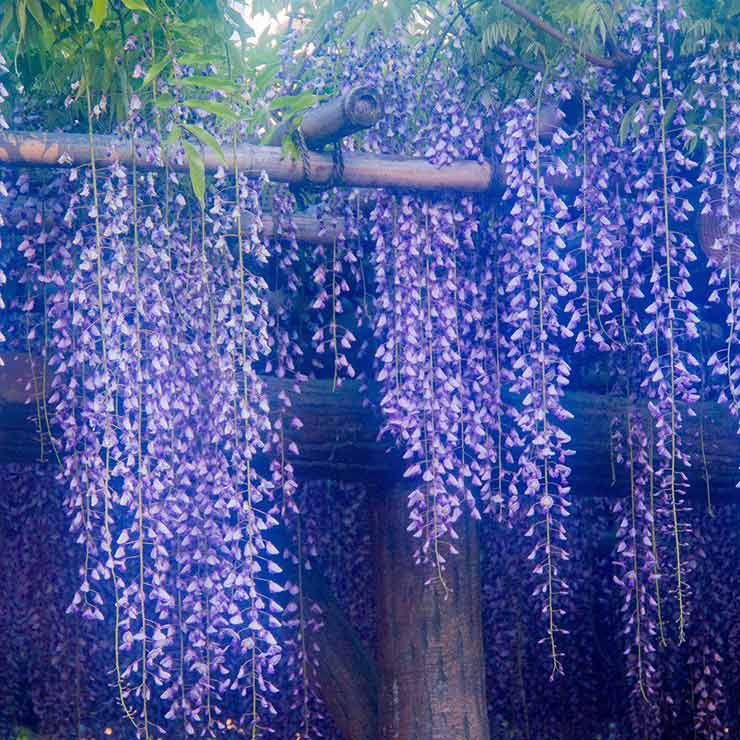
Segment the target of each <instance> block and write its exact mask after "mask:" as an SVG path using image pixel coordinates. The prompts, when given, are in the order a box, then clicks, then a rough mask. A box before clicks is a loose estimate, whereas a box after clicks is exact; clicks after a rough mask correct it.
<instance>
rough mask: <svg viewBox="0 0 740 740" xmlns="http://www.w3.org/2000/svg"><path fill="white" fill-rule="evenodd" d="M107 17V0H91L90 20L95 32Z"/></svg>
mask: <svg viewBox="0 0 740 740" xmlns="http://www.w3.org/2000/svg"><path fill="white" fill-rule="evenodd" d="M107 15H108V0H92V8H91V9H90V20H91V21H92V23H93V26H94V27H95V30H96V31H97V30H98V29H99V28H100V26H101V25H102V23H103V21H104V20H105V18H106V16H107Z"/></svg>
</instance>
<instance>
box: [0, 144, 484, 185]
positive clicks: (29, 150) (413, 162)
mask: <svg viewBox="0 0 740 740" xmlns="http://www.w3.org/2000/svg"><path fill="white" fill-rule="evenodd" d="M138 143H139V146H138V147H137V152H136V164H137V167H139V168H140V169H158V168H159V167H160V166H161V164H156V163H152V162H151V161H150V159H149V157H148V155H147V153H146V152H147V149H148V147H147V146H146V144H147V142H146V141H145V140H143V139H142V140H140V141H139V142H138ZM201 154H202V156H203V161H204V164H205V168H206V170H209V171H215V170H217V169H218V168H219V167H222V166H224V163H223V161H222V160H221V159H220V157H219V156H218V154H217V153H216V152H214V151H213V150H212V149H210V148H208V149H201ZM91 155H93V156H94V157H95V161H96V162H97V163H98V165H100V166H101V167H105V166H109V165H112V164H114V163H116V162H121V163H124V164H130V163H131V162H132V159H133V155H132V152H131V143H130V141H127V140H125V139H121V138H118V137H115V136H107V135H102V134H100V135H96V136H94V137H93V145H92V152H91V151H90V143H89V141H88V137H87V136H86V135H84V134H62V133H56V134H55V133H32V132H26V131H4V132H0V164H6V165H13V166H27V167H60V166H76V167H79V166H84V165H87V164H89V162H90V158H91ZM165 158H166V161H167V164H168V165H169V167H171V168H172V169H173V170H179V171H185V170H187V168H188V165H187V162H186V161H185V159H184V157H182V156H179V155H177V154H176V153H175V152H173V151H168V152H166V154H165ZM306 158H307V161H308V169H306V168H304V163H303V161H302V160H301V159H297V160H295V159H291V158H290V157H287V156H285V155H284V154H283V152H282V150H281V149H280V147H276V146H257V145H255V144H241V145H240V146H239V147H237V150H236V157H234V155H233V153H232V151H231V150H228V149H227V151H226V169H227V170H233V168H234V165H235V162H234V159H236V165H237V166H238V167H239V169H240V171H241V172H244V173H246V174H250V175H255V176H259V175H261V174H262V173H263V172H264V173H266V174H267V176H268V177H269V178H270V179H272V180H275V181H277V182H289V183H302V182H311V183H314V184H317V185H329V184H331V183H332V182H334V176H335V167H334V161H333V159H332V157H331V156H330V155H328V154H321V153H319V152H308V153H307V155H306ZM491 177H492V168H491V165H490V164H489V163H488V162H476V161H472V160H459V161H457V162H454V163H452V164H450V165H448V166H446V167H436V166H435V165H433V164H431V163H430V162H428V161H427V160H426V159H421V158H411V157H394V156H390V155H380V154H364V153H361V152H345V153H344V173H343V176H342V178H341V181H340V183H339V184H342V185H346V186H351V187H364V188H372V187H385V188H400V189H403V190H424V191H438V190H457V191H461V192H471V193H473V192H484V191H486V190H488V189H489V187H490V186H491Z"/></svg>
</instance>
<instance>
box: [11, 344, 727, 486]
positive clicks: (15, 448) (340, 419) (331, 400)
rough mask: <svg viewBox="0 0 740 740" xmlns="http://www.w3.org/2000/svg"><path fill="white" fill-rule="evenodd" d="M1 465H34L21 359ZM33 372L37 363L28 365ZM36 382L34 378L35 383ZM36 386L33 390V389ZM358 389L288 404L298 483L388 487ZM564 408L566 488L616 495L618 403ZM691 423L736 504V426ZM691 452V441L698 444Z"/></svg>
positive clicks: (721, 419)
mask: <svg viewBox="0 0 740 740" xmlns="http://www.w3.org/2000/svg"><path fill="white" fill-rule="evenodd" d="M0 359H4V360H5V365H4V366H3V367H0V462H18V461H32V460H35V459H37V458H38V452H39V444H38V439H37V433H36V430H35V428H34V424H33V421H32V416H33V413H34V412H35V396H34V382H33V377H34V373H32V372H31V363H30V361H29V360H28V357H27V356H26V355H23V354H20V355H19V354H9V353H6V354H0ZM34 367H35V372H36V374H37V375H38V373H40V368H41V365H40V362H39V361H38V359H37V360H36V361H35V363H34ZM37 380H38V379H37ZM265 385H266V389H267V395H268V398H269V400H270V404H271V406H272V407H273V408H279V402H278V394H279V393H280V392H281V390H284V389H285V390H287V391H288V393H290V389H289V386H290V385H291V383H290V382H289V381H282V380H278V379H276V378H265ZM35 387H37V388H38V387H40V383H39V382H37V383H36V384H35ZM365 399H366V395H365V394H363V393H362V392H361V391H360V384H359V383H358V382H354V381H347V382H345V383H343V384H342V385H341V386H339V387H338V388H337V389H336V390H335V391H332V388H331V380H308V381H306V382H305V383H304V384H303V385H302V391H301V393H300V395H298V396H295V397H293V412H294V413H295V415H296V416H298V417H300V419H301V420H302V421H303V428H302V429H301V430H299V431H297V432H296V433H295V436H294V438H295V441H296V443H297V444H298V446H299V448H300V455H299V456H298V457H296V458H292V459H291V462H292V463H293V465H294V466H295V469H296V474H297V475H298V476H299V477H300V478H303V479H312V480H321V479H334V480H347V481H357V480H362V481H373V482H375V483H377V484H378V485H382V484H384V483H388V484H390V483H395V482H397V481H398V479H399V478H400V475H401V473H402V471H403V470H404V468H405V465H404V463H403V461H402V459H401V455H400V452H399V451H398V450H397V449H396V448H395V447H394V446H393V445H392V443H391V442H390V441H389V440H386V439H383V440H381V441H379V440H378V430H379V428H380V423H379V418H378V416H377V414H376V412H375V411H374V410H373V409H372V408H370V407H369V406H368V405H366V404H365V403H364V401H365ZM563 405H564V406H565V408H566V409H568V410H569V411H570V412H571V413H572V414H573V415H574V418H573V419H571V420H570V421H568V422H566V423H565V424H564V429H565V431H566V432H567V433H568V434H570V435H571V437H572V442H571V444H570V446H571V447H572V448H573V449H575V450H576V454H575V455H573V456H572V457H570V458H568V464H569V465H570V466H571V467H572V473H571V483H572V488H573V492H574V495H576V496H621V495H624V494H625V492H626V480H625V478H624V473H623V470H622V468H623V466H620V465H616V466H615V472H616V481H615V483H614V484H612V465H611V459H612V457H611V446H610V434H611V426H610V424H611V420H612V419H613V418H614V417H615V415H620V414H621V415H622V418H623V416H624V413H625V400H624V398H621V397H618V396H606V395H604V394H601V393H594V392H589V391H573V390H570V391H568V392H567V393H566V395H565V398H564V400H563ZM694 410H695V411H696V414H697V415H696V416H695V417H690V416H688V415H685V416H684V432H685V434H687V435H689V436H691V437H692V438H694V439H696V440H698V439H699V418H700V417H701V416H703V419H704V421H703V423H704V441H705V451H706V459H707V466H708V468H709V471H710V474H711V480H712V487H713V490H714V495H715V496H716V497H717V499H718V500H719V499H722V498H725V499H731V500H734V499H735V498H736V497H737V492H736V488H735V484H736V483H737V481H738V479H739V478H740V472H739V471H738V461H739V460H740V436H738V434H737V422H736V420H734V419H733V417H732V416H731V415H730V414H729V412H728V410H727V408H726V407H725V406H720V405H718V404H716V403H703V404H696V405H695V406H694ZM697 448H698V442H697ZM688 473H689V484H690V486H691V495H692V496H695V497H702V496H703V495H704V489H705V483H704V480H703V467H702V465H701V460H699V459H696V460H695V461H694V465H693V467H692V468H691V470H689V471H688Z"/></svg>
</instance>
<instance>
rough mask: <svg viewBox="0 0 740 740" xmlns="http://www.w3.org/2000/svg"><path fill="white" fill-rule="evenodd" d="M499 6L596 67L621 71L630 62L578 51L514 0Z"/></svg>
mask: <svg viewBox="0 0 740 740" xmlns="http://www.w3.org/2000/svg"><path fill="white" fill-rule="evenodd" d="M501 4H502V5H503V6H504V7H505V8H508V9H509V10H510V11H511V12H512V13H515V14H516V15H518V16H519V17H520V18H524V20H525V21H527V22H528V23H531V24H532V25H533V26H534V27H535V28H538V29H539V30H540V31H542V32H543V33H546V34H547V35H548V36H550V37H552V38H554V39H555V40H556V41H559V42H560V43H561V44H563V46H567V47H568V48H570V49H572V50H573V51H574V52H575V53H576V54H578V56H580V57H582V58H583V59H585V60H586V61H587V62H589V63H591V64H593V65H594V66H596V67H603V68H605V69H621V68H622V67H625V66H626V65H627V62H628V60H631V57H625V56H624V55H623V54H620V55H618V56H614V57H602V56H599V55H598V54H592V53H591V52H590V51H584V50H583V49H579V48H578V46H577V45H576V44H574V43H573V42H572V41H571V39H569V38H568V37H567V36H566V35H565V34H564V33H563V32H562V31H559V30H558V29H557V28H555V27H554V26H551V25H550V24H549V23H548V22H547V21H544V20H542V18H539V17H537V16H536V15H535V14H534V13H531V12H530V11H529V10H527V9H526V8H523V7H522V6H521V5H519V3H516V2H514V0H501Z"/></svg>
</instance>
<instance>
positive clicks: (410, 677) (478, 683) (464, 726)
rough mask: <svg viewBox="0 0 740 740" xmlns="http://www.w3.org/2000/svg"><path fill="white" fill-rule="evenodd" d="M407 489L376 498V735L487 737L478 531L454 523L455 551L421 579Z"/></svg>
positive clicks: (464, 522)
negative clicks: (434, 573) (438, 572)
mask: <svg viewBox="0 0 740 740" xmlns="http://www.w3.org/2000/svg"><path fill="white" fill-rule="evenodd" d="M407 523H408V508H407V499H406V491H405V490H404V489H403V488H401V487H399V486H396V487H394V488H393V489H391V492H390V493H389V495H388V496H386V497H385V498H383V499H380V500H379V501H377V507H376V511H375V521H374V525H375V527H374V528H375V531H374V537H373V541H374V542H375V546H376V548H377V555H376V561H377V563H378V588H377V598H378V615H379V616H378V620H379V623H378V650H379V656H378V678H379V681H378V686H379V694H378V723H379V724H378V728H379V733H378V738H379V740H451V739H452V738H454V739H455V740H488V738H489V737H490V733H489V728H488V715H487V706H486V692H485V675H486V674H485V660H484V654H483V634H482V627H481V600H480V554H479V550H478V531H477V526H476V523H475V522H474V521H473V520H472V519H471V518H470V517H467V516H466V517H463V518H462V519H461V520H460V521H459V522H458V534H459V536H460V540H459V542H458V543H457V546H458V549H459V550H460V553H459V555H456V556H450V558H449V559H448V563H447V569H446V571H445V579H446V584H447V588H448V589H449V594H448V595H447V597H446V598H445V594H444V591H443V588H442V586H441V585H440V584H439V583H438V582H437V583H432V584H429V585H425V581H426V579H427V578H428V576H429V575H430V573H431V571H430V569H429V567H427V568H423V567H421V566H415V565H414V562H413V551H414V548H415V546H416V540H414V539H413V538H412V537H411V536H410V535H409V533H408V532H407V531H406V526H407Z"/></svg>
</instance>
